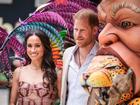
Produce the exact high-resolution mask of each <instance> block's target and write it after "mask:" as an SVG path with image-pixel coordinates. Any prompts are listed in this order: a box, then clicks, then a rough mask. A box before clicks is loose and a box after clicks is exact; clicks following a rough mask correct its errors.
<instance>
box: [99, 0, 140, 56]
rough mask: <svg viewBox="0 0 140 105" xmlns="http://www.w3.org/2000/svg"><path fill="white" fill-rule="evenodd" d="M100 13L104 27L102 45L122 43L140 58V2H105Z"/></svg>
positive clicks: (124, 0) (136, 0)
mask: <svg viewBox="0 0 140 105" xmlns="http://www.w3.org/2000/svg"><path fill="white" fill-rule="evenodd" d="M98 13H99V14H98V15H99V21H100V24H101V25H102V27H103V30H102V31H101V33H100V34H99V43H100V45H101V46H102V45H103V46H108V45H110V44H112V43H115V42H117V41H120V42H122V43H123V44H124V45H125V46H126V47H128V48H129V49H130V50H132V51H133V52H134V53H135V54H137V55H139V56H140V41H139V39H140V35H139V34H140V1H139V0H103V1H102V2H101V4H100V5H99V6H98Z"/></svg>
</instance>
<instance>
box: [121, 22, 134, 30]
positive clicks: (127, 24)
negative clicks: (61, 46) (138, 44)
mask: <svg viewBox="0 0 140 105" xmlns="http://www.w3.org/2000/svg"><path fill="white" fill-rule="evenodd" d="M119 26H120V27H121V28H123V29H129V28H131V27H133V26H135V24H134V23H132V22H129V21H123V22H121V23H120V24H119Z"/></svg>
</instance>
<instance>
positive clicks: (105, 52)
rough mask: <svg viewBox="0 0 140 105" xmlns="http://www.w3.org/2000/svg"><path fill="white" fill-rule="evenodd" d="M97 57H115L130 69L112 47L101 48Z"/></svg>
mask: <svg viewBox="0 0 140 105" xmlns="http://www.w3.org/2000/svg"><path fill="white" fill-rule="evenodd" d="M96 55H97V56H98V55H113V56H114V57H117V58H118V59H119V60H120V61H121V63H123V65H124V66H125V67H127V68H128V65H127V64H126V63H125V61H124V60H123V59H122V58H121V56H120V55H119V54H118V53H117V52H115V51H114V50H113V49H112V48H111V47H101V48H100V49H99V50H98V51H97V53H96Z"/></svg>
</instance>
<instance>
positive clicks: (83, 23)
mask: <svg viewBox="0 0 140 105" xmlns="http://www.w3.org/2000/svg"><path fill="white" fill-rule="evenodd" d="M95 33H96V32H94V28H91V26H90V25H89V24H88V20H87V19H84V20H83V19H75V21H74V39H75V42H76V44H77V45H78V46H79V47H86V46H88V45H89V44H91V43H92V42H93V40H94V38H95Z"/></svg>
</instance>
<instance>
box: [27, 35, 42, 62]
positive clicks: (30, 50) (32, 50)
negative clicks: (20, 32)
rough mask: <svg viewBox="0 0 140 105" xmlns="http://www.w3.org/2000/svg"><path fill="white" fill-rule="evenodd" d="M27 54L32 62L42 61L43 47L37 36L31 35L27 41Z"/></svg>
mask: <svg viewBox="0 0 140 105" xmlns="http://www.w3.org/2000/svg"><path fill="white" fill-rule="evenodd" d="M27 54H28V56H29V57H30V59H31V60H32V61H33V60H37V61H40V60H42V59H43V55H44V46H43V44H42V43H41V40H40V39H39V37H38V36H36V35H32V36H30V37H29V38H28V39H27Z"/></svg>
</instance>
